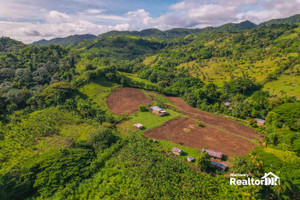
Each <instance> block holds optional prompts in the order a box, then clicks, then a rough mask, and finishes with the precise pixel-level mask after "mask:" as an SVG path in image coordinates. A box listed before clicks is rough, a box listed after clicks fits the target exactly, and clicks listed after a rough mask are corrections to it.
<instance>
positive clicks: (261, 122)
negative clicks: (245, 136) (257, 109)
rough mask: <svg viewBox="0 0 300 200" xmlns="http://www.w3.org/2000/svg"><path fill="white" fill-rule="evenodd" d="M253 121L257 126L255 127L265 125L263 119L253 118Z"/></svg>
mask: <svg viewBox="0 0 300 200" xmlns="http://www.w3.org/2000/svg"><path fill="white" fill-rule="evenodd" d="M254 119H255V120H256V122H257V124H256V125H257V126H264V125H265V123H266V120H264V119H260V118H254Z"/></svg>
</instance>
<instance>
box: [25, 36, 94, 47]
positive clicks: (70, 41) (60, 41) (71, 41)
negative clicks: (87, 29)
mask: <svg viewBox="0 0 300 200" xmlns="http://www.w3.org/2000/svg"><path fill="white" fill-rule="evenodd" d="M95 38H96V36H95V35H91V34H85V35H71V36H68V37H65V38H54V39H51V40H39V41H36V42H33V43H32V44H30V45H34V46H47V45H50V44H55V45H62V46H73V45H76V44H78V43H79V42H81V41H83V40H93V39H95Z"/></svg>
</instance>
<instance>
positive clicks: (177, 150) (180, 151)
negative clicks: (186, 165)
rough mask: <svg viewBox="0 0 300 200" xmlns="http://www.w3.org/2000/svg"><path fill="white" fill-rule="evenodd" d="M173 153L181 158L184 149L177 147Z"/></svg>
mask: <svg viewBox="0 0 300 200" xmlns="http://www.w3.org/2000/svg"><path fill="white" fill-rule="evenodd" d="M172 152H173V153H174V154H175V155H178V156H180V155H181V154H182V153H183V151H182V149H179V148H177V147H173V149H172Z"/></svg>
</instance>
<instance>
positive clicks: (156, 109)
mask: <svg viewBox="0 0 300 200" xmlns="http://www.w3.org/2000/svg"><path fill="white" fill-rule="evenodd" d="M150 109H151V112H153V113H154V114H157V115H159V116H164V115H167V114H169V113H168V112H167V111H165V110H164V109H162V108H160V107H158V106H153V107H151V108H150Z"/></svg>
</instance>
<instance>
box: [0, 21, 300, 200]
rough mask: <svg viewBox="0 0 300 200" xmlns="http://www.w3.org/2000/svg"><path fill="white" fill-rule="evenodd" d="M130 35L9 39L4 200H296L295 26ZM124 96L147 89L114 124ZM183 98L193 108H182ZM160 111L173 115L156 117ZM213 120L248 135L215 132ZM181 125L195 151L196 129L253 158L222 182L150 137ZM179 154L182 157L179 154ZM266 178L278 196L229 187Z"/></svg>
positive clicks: (4, 68) (0, 183)
mask: <svg viewBox="0 0 300 200" xmlns="http://www.w3.org/2000/svg"><path fill="white" fill-rule="evenodd" d="M284 23H285V22H284ZM123 33H124V34H123ZM123 33H122V34H120V33H119V32H110V33H107V35H106V36H105V37H104V36H103V35H102V36H101V35H100V36H99V37H97V38H95V39H92V40H81V39H78V40H77V39H76V41H75V42H74V40H70V43H69V42H68V43H65V42H63V43H59V44H61V45H48V46H31V45H24V44H23V43H21V42H17V41H15V40H12V39H9V38H1V40H0V50H1V53H0V120H1V121H0V199H3V200H8V199H298V198H299V195H300V194H299V191H300V188H299V184H300V182H299V180H300V173H299V169H300V158H299V156H300V134H299V132H300V102H299V98H300V78H299V77H300V74H299V70H300V63H299V60H300V59H299V53H300V52H299V49H300V48H299V47H300V40H299V36H300V27H299V24H297V23H293V24H275V25H274V24H273V25H272V26H261V27H257V26H255V25H254V24H252V23H251V22H243V23H241V24H238V25H236V24H226V25H224V26H221V27H218V28H207V29H206V30H204V31H203V30H201V31H199V32H197V30H196V29H191V30H190V29H172V30H169V31H164V32H162V31H159V30H156V29H150V30H145V31H141V32H123ZM75 43H76V45H75ZM64 46H70V47H64ZM124 87H126V88H128V87H129V88H136V90H137V89H140V90H138V91H139V92H140V93H139V94H140V96H139V97H130V95H128V94H126V93H125V95H127V96H126V98H136V99H134V100H136V101H137V102H138V101H142V100H143V99H145V98H146V99H148V100H147V101H146V102H145V103H142V104H141V105H138V107H137V108H136V110H135V111H134V112H131V113H122V114H118V113H117V114H116V113H114V112H113V111H112V110H111V109H110V107H109V105H108V104H109V102H108V99H109V95H111V94H112V93H113V92H114V91H118V90H117V89H118V88H124ZM128 96H129V97H128ZM142 97H143V98H142ZM176 97H179V98H181V99H182V100H184V101H185V102H186V103H187V104H188V105H190V106H191V107H193V108H191V107H188V105H185V104H181V106H182V107H180V106H179V105H178V104H179V103H180V102H179V101H178V102H179V103H178V102H177V103H178V104H175V103H174V102H173V101H171V99H172V98H176ZM179 98H178V99H179ZM116 99H117V100H116V102H119V103H120V102H121V104H122V106H124V107H125V106H126V103H127V104H130V105H131V103H132V102H129V103H128V102H125V101H124V99H125V98H123V97H121V96H117V97H116ZM179 100H180V99H179ZM122 101H124V102H122ZM132 101H133V100H132ZM180 101H181V100H180ZM225 102H227V103H228V102H229V104H225ZM154 105H156V106H160V107H162V108H164V109H166V110H167V111H168V112H169V115H168V116H164V117H160V116H157V115H155V114H153V113H151V112H149V110H150V106H154ZM194 108H195V109H194ZM200 110H201V111H200ZM192 111H193V112H192ZM198 111H199V112H198ZM203 111H206V112H209V113H206V112H203ZM120 113H121V112H120ZM197 113H204V114H205V113H206V116H209V117H208V118H201V117H202V116H201V114H197ZM204 114H203V115H204ZM217 115H218V116H217ZM214 116H215V117H216V119H223V120H225V118H226V120H230V122H232V124H235V123H238V124H239V126H238V127H243V128H244V129H245V130H246V131H245V134H244V135H242V136H240V135H238V134H236V133H235V132H234V131H231V130H232V129H234V128H236V127H235V126H234V127H229V125H227V124H221V126H216V125H215V124H214V123H217V122H216V121H214V119H215V118H214ZM217 117H218V118H217ZM221 117H222V118H221ZM184 118H186V121H188V122H189V121H191V123H193V124H192V125H191V126H189V127H188V128H181V129H182V131H181V129H180V130H178V131H181V132H182V133H181V136H182V135H183V136H186V137H187V138H188V140H192V139H190V138H191V137H192V134H193V132H192V130H194V129H196V130H200V131H199V132H201V130H203V132H204V130H215V132H211V133H212V134H213V133H214V134H217V133H219V132H217V131H220V132H222V131H223V134H224V135H225V133H226V134H228V135H229V136H228V137H229V138H235V139H236V138H237V141H245V143H247V144H250V146H251V147H252V146H253V148H252V151H249V150H247V151H246V152H245V155H246V153H247V155H246V156H242V157H239V156H235V155H233V156H231V155H230V156H226V157H225V158H224V159H223V158H222V160H219V161H218V162H221V161H222V162H226V164H227V169H226V170H221V169H219V168H216V167H214V166H212V164H211V162H210V159H211V157H210V156H209V155H208V154H207V153H205V152H206V151H204V152H203V151H201V149H202V148H205V146H204V147H197V148H193V147H190V146H187V144H185V143H176V142H175V141H176V139H177V137H176V135H175V136H174V135H171V136H170V137H168V138H167V140H158V139H157V140H155V141H153V140H152V139H151V137H150V136H149V137H148V136H147V137H146V131H151V130H153V129H154V128H165V127H167V125H168V126H170V124H172V123H170V121H171V120H174V119H177V120H179V119H184ZM255 118H261V119H264V120H265V121H266V122H265V125H264V126H258V124H257V121H256V120H255ZM233 120H234V121H233ZM217 121H221V120H217ZM136 122H142V123H143V124H144V126H145V127H144V130H139V129H136V128H135V127H133V123H136ZM226 122H228V121H225V123H226ZM166 123H168V124H166ZM177 124H181V123H177ZM226 125H227V126H226ZM228 127H229V128H228ZM249 130H250V131H249ZM175 131H176V130H174V132H175ZM247 133H249V135H247ZM250 133H251V134H252V135H250ZM183 136H182V137H183ZM248 136H251V137H248ZM252 136H253V137H252ZM254 136H255V137H254ZM224 137H225V136H224ZM220 138H222V137H219V139H220ZM212 142H214V141H212ZM223 144H224V145H225V144H226V143H225V139H224V143H223ZM174 146H177V147H180V148H182V149H183V150H184V153H183V155H181V156H176V155H174V154H172V148H173V147H174ZM224 148H226V147H224ZM248 151H249V152H248ZM187 156H193V157H195V159H196V160H195V162H191V163H190V162H187V160H186V157H187ZM268 172H273V173H275V174H276V175H278V176H279V177H280V180H281V184H280V185H276V186H232V185H230V184H229V183H230V182H229V175H230V173H241V174H249V175H250V176H251V177H254V178H258V179H260V178H261V177H263V176H264V174H265V173H268Z"/></svg>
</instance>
